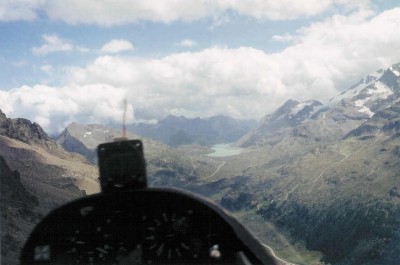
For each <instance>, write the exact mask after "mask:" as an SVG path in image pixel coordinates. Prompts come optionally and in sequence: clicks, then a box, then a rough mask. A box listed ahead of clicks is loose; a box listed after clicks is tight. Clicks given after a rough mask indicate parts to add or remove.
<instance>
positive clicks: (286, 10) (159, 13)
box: [44, 0, 369, 26]
mask: <svg viewBox="0 0 400 265" xmlns="http://www.w3.org/2000/svg"><path fill="white" fill-rule="evenodd" d="M366 3H369V1H368V0H308V1H296V0H280V1H275V0H266V1H259V0H247V1H243V0H204V1H198V0H171V1H159V0H146V1H141V0H134V1H131V0H103V1H76V0H51V1H49V0H48V1H45V4H44V10H45V12H46V13H47V14H48V16H49V17H50V18H52V19H56V20H62V21H65V22H67V23H71V24H79V23H87V24H98V25H105V26H111V25H118V24H127V23H132V22H137V21H140V20H150V21H157V22H164V23H170V22H172V21H176V20H182V21H194V20H198V19H201V18H204V17H214V19H215V21H221V20H219V19H218V18H219V17H222V18H224V17H225V15H226V13H227V12H228V11H234V12H236V13H238V14H240V15H244V16H249V17H254V18H257V19H271V20H287V19H289V20H290V19H298V18H303V17H310V16H315V15H318V14H321V13H323V12H325V11H327V10H328V9H329V8H331V7H336V6H340V7H345V8H355V7H357V8H359V7H360V6H365V5H366ZM223 20H226V18H224V19H223Z"/></svg>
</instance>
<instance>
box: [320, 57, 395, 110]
mask: <svg viewBox="0 0 400 265" xmlns="http://www.w3.org/2000/svg"><path fill="white" fill-rule="evenodd" d="M399 95H400V63H398V64H394V65H392V66H391V67H389V68H388V69H386V70H383V69H381V70H378V71H376V72H375V73H371V74H369V75H367V76H366V77H364V78H363V79H361V80H360V82H358V83H357V84H356V85H354V86H353V87H351V88H350V89H348V90H347V91H344V92H343V93H342V94H340V95H339V96H336V97H334V98H332V99H331V100H330V102H329V103H328V105H329V106H334V105H337V104H338V103H339V102H340V101H342V100H347V101H348V102H351V103H352V104H353V105H354V109H355V110H357V111H358V112H361V113H365V114H366V115H368V116H369V117H372V116H373V115H374V114H375V113H376V112H377V111H379V110H382V109H384V108H386V107H388V106H390V105H392V104H394V103H396V102H397V101H398V100H399Z"/></svg>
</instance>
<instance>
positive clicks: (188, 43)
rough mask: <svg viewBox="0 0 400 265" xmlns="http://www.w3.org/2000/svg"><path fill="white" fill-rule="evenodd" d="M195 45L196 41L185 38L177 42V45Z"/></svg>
mask: <svg viewBox="0 0 400 265" xmlns="http://www.w3.org/2000/svg"><path fill="white" fill-rule="evenodd" d="M196 45H197V43H196V42H195V41H193V40H190V39H185V40H182V41H181V42H179V46H182V47H193V46H196Z"/></svg>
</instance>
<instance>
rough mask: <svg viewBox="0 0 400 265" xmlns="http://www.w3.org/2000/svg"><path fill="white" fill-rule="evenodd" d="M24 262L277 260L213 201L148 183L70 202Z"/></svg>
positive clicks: (47, 222) (34, 239) (48, 221)
mask: <svg viewBox="0 0 400 265" xmlns="http://www.w3.org/2000/svg"><path fill="white" fill-rule="evenodd" d="M21 264H22V265H24V264H96V265H97V264H276V263H275V261H274V259H273V258H272V256H271V255H270V253H268V252H267V250H266V249H265V248H263V247H262V245H261V244H259V243H258V241H257V240H255V239H254V237H253V236H252V235H251V234H250V233H248V232H247V230H245V229H244V228H243V227H242V226H241V225H240V224H239V223H238V222H237V221H236V220H235V219H233V218H232V217H230V216H229V215H228V214H227V213H226V212H225V211H223V210H222V209H221V208H219V207H218V206H216V205H215V204H213V203H211V202H209V201H208V200H205V199H203V198H201V197H200V196H197V195H193V194H190V193H187V192H183V191H178V190H171V189H144V190H138V191H133V192H132V191H130V192H120V193H103V194H97V195H92V196H88V197H85V198H83V199H79V200H77V201H74V202H71V203H69V204H67V205H65V206H63V207H61V208H59V209H57V210H55V211H53V212H52V213H51V214H50V215H49V216H48V217H46V218H45V219H44V220H43V221H42V222H41V223H40V224H39V225H38V226H37V227H36V228H35V230H34V231H33V233H32V234H31V237H30V238H29V239H28V241H27V243H26V245H25V247H24V249H23V251H22V255H21Z"/></svg>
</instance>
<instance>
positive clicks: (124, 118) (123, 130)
mask: <svg viewBox="0 0 400 265" xmlns="http://www.w3.org/2000/svg"><path fill="white" fill-rule="evenodd" d="M122 137H123V138H126V98H125V99H124V115H123V117H122Z"/></svg>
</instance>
